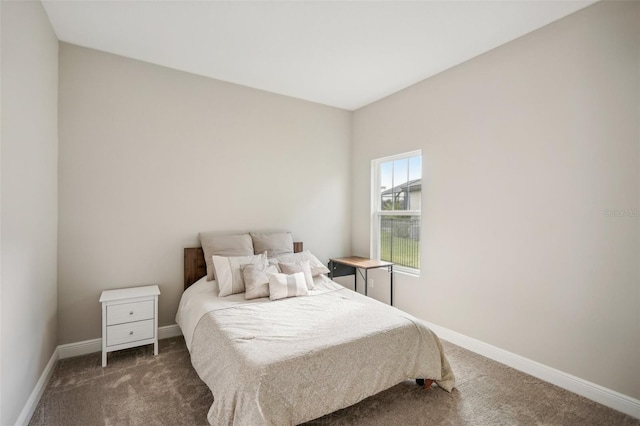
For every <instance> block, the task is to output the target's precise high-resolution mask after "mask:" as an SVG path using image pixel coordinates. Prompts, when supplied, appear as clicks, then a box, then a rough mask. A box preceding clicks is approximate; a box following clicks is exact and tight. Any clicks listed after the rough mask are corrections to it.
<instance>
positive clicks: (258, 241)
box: [250, 232, 293, 257]
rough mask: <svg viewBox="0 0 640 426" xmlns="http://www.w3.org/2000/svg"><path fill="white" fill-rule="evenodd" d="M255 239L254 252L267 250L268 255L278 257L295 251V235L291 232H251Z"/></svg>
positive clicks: (252, 237)
mask: <svg viewBox="0 0 640 426" xmlns="http://www.w3.org/2000/svg"><path fill="white" fill-rule="evenodd" d="M250 234H251V239H252V240H253V252H254V253H264V252H267V257H276V256H278V255H280V254H286V253H293V237H292V236H291V232H277V233H274V234H259V233H256V232H251V233H250Z"/></svg>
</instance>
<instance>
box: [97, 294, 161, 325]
mask: <svg viewBox="0 0 640 426" xmlns="http://www.w3.org/2000/svg"><path fill="white" fill-rule="evenodd" d="M153 305H154V301H153V300H145V301H142V302H132V303H122V304H119V305H110V306H107V325H114V324H122V323H126V322H133V321H141V320H146V319H151V318H153Z"/></svg>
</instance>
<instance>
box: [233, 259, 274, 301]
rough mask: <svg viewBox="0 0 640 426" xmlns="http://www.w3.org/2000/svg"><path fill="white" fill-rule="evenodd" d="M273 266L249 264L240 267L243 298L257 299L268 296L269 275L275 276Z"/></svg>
mask: <svg viewBox="0 0 640 426" xmlns="http://www.w3.org/2000/svg"><path fill="white" fill-rule="evenodd" d="M278 272H279V271H278V268H276V267H275V266H274V265H262V264H258V265H256V264H253V263H252V264H249V265H244V266H243V267H242V278H244V288H245V292H244V298H245V299H257V298H259V297H267V296H269V274H277V273H278Z"/></svg>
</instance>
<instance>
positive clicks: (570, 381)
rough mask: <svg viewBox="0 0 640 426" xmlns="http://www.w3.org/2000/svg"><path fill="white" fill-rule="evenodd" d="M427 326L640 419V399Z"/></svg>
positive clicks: (502, 360)
mask: <svg viewBox="0 0 640 426" xmlns="http://www.w3.org/2000/svg"><path fill="white" fill-rule="evenodd" d="M427 324H428V325H429V327H430V328H431V330H433V332H434V333H436V334H437V335H438V337H440V338H442V339H443V340H446V341H448V342H451V343H453V344H455V345H458V346H461V347H463V348H465V349H468V350H470V351H472V352H475V353H477V354H480V355H482V356H485V357H487V358H489V359H492V360H494V361H497V362H499V363H501V364H505V365H508V366H509V367H511V368H515V369H516V370H519V371H522V372H524V373H527V374H530V375H532V376H534V377H537V378H538V379H541V380H544V381H545V382H549V383H552V384H554V385H556V386H559V387H561V388H563V389H566V390H568V391H571V392H573V393H577V394H578V395H582V396H584V397H585V398H588V399H590V400H592V401H595V402H598V403H600V404H602V405H606V406H607V407H610V408H613V409H614V410H618V411H621V412H623V413H625V414H628V415H629V416H632V417H635V418H637V419H640V400H638V399H635V398H631V397H630V396H627V395H624V394H621V393H620V392H616V391H614V390H611V389H608V388H605V387H604V386H600V385H597V384H595V383H591V382H589V381H587V380H584V379H581V378H579V377H576V376H573V375H571V374H569V373H565V372H563V371H560V370H556V369H555V368H551V367H549V366H546V365H544V364H540V363H539V362H536V361H533V360H530V359H528V358H525V357H523V356H520V355H516V354H514V353H512V352H509V351H506V350H504V349H500V348H497V347H495V346H492V345H489V344H488V343H484V342H481V341H480V340H476V339H474V338H471V337H468V336H465V335H464V334H460V333H458V332H455V331H452V330H449V329H447V328H444V327H440V326H439V325H436V324H431V323H427Z"/></svg>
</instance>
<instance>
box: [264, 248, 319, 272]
mask: <svg viewBox="0 0 640 426" xmlns="http://www.w3.org/2000/svg"><path fill="white" fill-rule="evenodd" d="M276 258H277V259H278V261H279V262H284V263H294V262H300V261H303V260H308V261H309V266H310V267H311V275H313V276H314V277H315V276H318V275H320V274H328V273H329V268H327V267H326V266H325V265H324V264H323V263H322V262H320V261H319V260H318V258H317V257H315V256H314V255H313V254H311V252H310V251H309V250H305V251H303V252H300V253H289V254H281V255H278V256H276Z"/></svg>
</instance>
